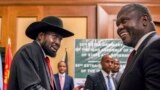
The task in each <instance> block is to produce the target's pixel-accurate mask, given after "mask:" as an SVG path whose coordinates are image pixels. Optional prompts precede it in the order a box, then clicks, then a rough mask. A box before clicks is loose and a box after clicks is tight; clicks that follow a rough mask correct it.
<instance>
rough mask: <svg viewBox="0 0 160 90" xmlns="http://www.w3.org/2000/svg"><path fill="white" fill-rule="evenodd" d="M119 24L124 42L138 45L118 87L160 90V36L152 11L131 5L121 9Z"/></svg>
mask: <svg viewBox="0 0 160 90" xmlns="http://www.w3.org/2000/svg"><path fill="white" fill-rule="evenodd" d="M116 24H117V27H118V29H117V33H118V35H119V36H120V38H121V39H122V41H123V43H124V44H125V45H127V46H129V47H133V48H134V50H133V52H134V53H133V52H132V53H131V55H130V57H129V59H128V62H127V66H126V68H125V70H124V72H123V74H122V76H121V79H120V81H119V84H118V87H117V90H160V38H159V36H158V35H157V33H156V32H155V25H154V23H153V20H152V17H151V15H150V12H149V10H148V9H147V8H146V7H145V6H143V5H140V4H136V3H132V4H127V5H125V6H123V7H122V8H121V10H120V11H119V12H118V15H117V21H116Z"/></svg>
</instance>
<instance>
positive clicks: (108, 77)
mask: <svg viewBox="0 0 160 90" xmlns="http://www.w3.org/2000/svg"><path fill="white" fill-rule="evenodd" d="M107 79H108V83H107V84H108V90H112V84H111V77H110V76H107Z"/></svg>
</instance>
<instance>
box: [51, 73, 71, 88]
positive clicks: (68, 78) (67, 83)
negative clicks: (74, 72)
mask: <svg viewBox="0 0 160 90" xmlns="http://www.w3.org/2000/svg"><path fill="white" fill-rule="evenodd" d="M54 78H55V81H56V86H57V90H61V87H60V80H59V74H54ZM73 88H74V82H73V78H72V77H71V76H68V75H67V74H65V82H64V87H63V90H72V89H73Z"/></svg>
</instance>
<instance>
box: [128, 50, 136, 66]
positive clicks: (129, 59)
mask: <svg viewBox="0 0 160 90" xmlns="http://www.w3.org/2000/svg"><path fill="white" fill-rule="evenodd" d="M135 54H136V50H133V51H132V52H131V53H130V55H129V57H128V60H127V64H129V63H130V62H131V60H132V58H133V57H134V55H135Z"/></svg>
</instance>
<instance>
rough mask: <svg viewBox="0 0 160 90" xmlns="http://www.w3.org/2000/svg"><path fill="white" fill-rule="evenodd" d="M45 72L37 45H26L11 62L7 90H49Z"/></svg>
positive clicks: (34, 43)
mask: <svg viewBox="0 0 160 90" xmlns="http://www.w3.org/2000/svg"><path fill="white" fill-rule="evenodd" d="M47 71H48V69H47V68H46V62H45V61H44V55H43V52H42V50H41V48H40V46H39V45H38V43H37V42H36V41H34V42H32V43H29V44H26V45H24V46H22V47H21V48H20V49H19V50H18V51H17V53H16V54H15V56H14V58H13V60H12V65H11V71H10V77H9V82H8V90H51V83H50V79H49V76H48V73H47Z"/></svg>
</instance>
